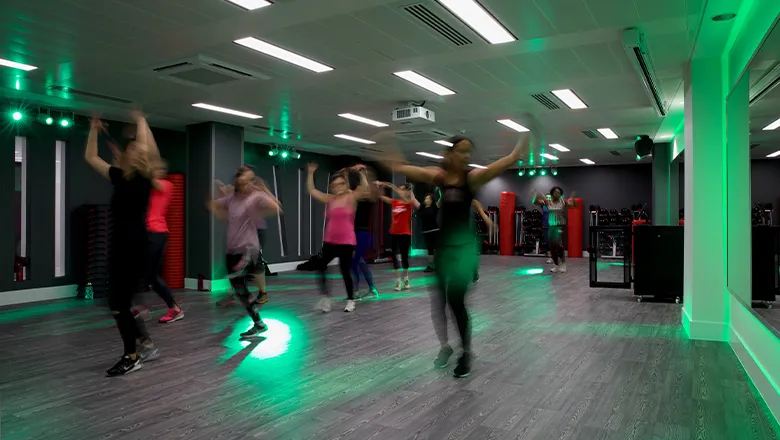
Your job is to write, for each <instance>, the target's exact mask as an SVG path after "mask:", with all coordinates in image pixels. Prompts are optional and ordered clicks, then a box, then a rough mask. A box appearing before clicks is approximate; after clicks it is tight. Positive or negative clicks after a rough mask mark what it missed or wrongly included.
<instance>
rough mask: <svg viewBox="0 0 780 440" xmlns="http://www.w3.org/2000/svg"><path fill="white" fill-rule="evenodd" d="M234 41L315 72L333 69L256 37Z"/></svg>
mask: <svg viewBox="0 0 780 440" xmlns="http://www.w3.org/2000/svg"><path fill="white" fill-rule="evenodd" d="M234 43H236V44H239V45H241V46H244V47H248V48H249V49H252V50H256V51H258V52H260V53H264V54H266V55H268V56H272V57H274V58H278V59H280V60H282V61H287V62H288V63H290V64H295V65H296V66H300V67H303V68H304V69H309V70H311V71H313V72H317V73H322V72H327V71H329V70H333V68H332V67H329V66H326V65H324V64H322V63H318V62H317V61H314V60H310V59H308V58H306V57H304V56H301V55H298V54H297V53H293V52H290V51H289V50H287V49H282V48H281V47H278V46H274V45H273V44H271V43H266V42H265V41H263V40H258V39H257V38H255V37H247V38H242V39H240V40H236V41H234Z"/></svg>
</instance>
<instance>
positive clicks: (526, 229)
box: [520, 209, 545, 257]
mask: <svg viewBox="0 0 780 440" xmlns="http://www.w3.org/2000/svg"><path fill="white" fill-rule="evenodd" d="M541 214H542V213H541V211H539V210H538V209H534V210H532V211H531V215H529V212H528V211H523V212H521V213H520V224H521V225H522V227H521V229H520V231H521V232H520V243H522V244H523V249H524V250H525V245H526V244H528V239H527V238H528V237H533V236H534V235H537V234H535V233H533V232H530V230H531V229H536V228H541V218H542V215H541ZM532 216H534V217H536V216H538V217H539V220H540V224H539V226H526V225H525V219H526V218H530V217H532ZM542 231H543V230H542ZM542 233H544V232H542ZM530 240H532V245H533V250H532V251H531V252H525V251H523V255H525V256H526V257H544V256H545V253H543V252H541V250H540V245H541V239H540V237H538V236H537V237H536V238H531V239H530Z"/></svg>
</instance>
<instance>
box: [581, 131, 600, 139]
mask: <svg viewBox="0 0 780 440" xmlns="http://www.w3.org/2000/svg"><path fill="white" fill-rule="evenodd" d="M582 134H584V135H585V136H587V137H589V138H591V139H598V138H599V135H597V134H596V132H595V131H593V130H582Z"/></svg>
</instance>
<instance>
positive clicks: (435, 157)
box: [416, 151, 444, 159]
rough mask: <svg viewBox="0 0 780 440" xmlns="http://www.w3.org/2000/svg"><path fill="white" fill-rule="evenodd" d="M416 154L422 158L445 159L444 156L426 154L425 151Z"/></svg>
mask: <svg viewBox="0 0 780 440" xmlns="http://www.w3.org/2000/svg"><path fill="white" fill-rule="evenodd" d="M416 154H419V155H420V156H425V157H430V158H431V159H444V156H439V155H438V154H431V153H426V152H423V151H418V152H417V153H416Z"/></svg>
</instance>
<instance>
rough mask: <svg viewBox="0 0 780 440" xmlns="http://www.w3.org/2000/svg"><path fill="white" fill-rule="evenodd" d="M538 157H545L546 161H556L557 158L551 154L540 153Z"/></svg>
mask: <svg viewBox="0 0 780 440" xmlns="http://www.w3.org/2000/svg"><path fill="white" fill-rule="evenodd" d="M539 156H542V157H546V158H547V159H550V160H558V157H556V156H553V155H552V154H547V153H542V154H540V155H539Z"/></svg>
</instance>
